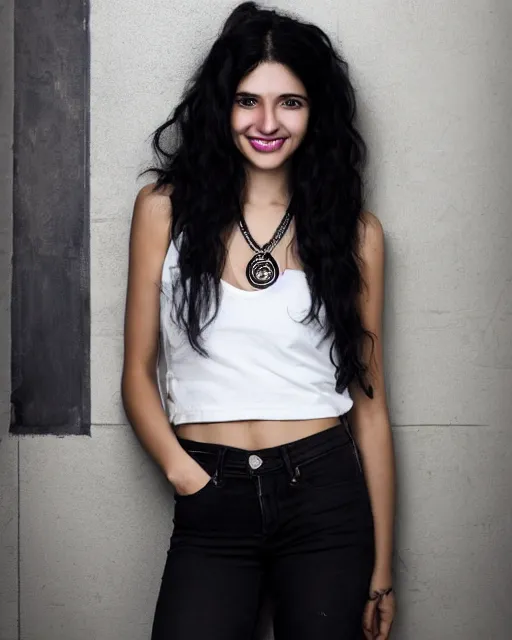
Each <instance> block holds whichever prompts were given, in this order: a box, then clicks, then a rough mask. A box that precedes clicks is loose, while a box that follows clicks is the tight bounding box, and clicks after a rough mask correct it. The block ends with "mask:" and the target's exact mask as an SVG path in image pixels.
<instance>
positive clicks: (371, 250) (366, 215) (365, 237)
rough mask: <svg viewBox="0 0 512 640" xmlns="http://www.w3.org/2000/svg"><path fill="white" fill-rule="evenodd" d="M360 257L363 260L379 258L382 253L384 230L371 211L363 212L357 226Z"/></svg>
mask: <svg viewBox="0 0 512 640" xmlns="http://www.w3.org/2000/svg"><path fill="white" fill-rule="evenodd" d="M359 243H360V248H361V257H362V258H363V259H364V260H372V258H373V259H374V258H376V257H377V258H379V257H381V256H382V254H383V253H384V228H383V226H382V223H381V221H380V220H379V218H378V217H377V216H376V215H375V213H373V212H371V211H363V212H362V214H361V220H360V225H359Z"/></svg>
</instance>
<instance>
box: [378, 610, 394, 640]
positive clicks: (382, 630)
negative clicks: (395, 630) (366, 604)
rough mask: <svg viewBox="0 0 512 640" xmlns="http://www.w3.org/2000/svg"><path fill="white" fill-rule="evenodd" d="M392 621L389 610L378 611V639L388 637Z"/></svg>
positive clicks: (381, 639) (383, 639) (384, 639)
mask: <svg viewBox="0 0 512 640" xmlns="http://www.w3.org/2000/svg"><path fill="white" fill-rule="evenodd" d="M392 622H393V615H392V612H391V611H386V610H384V611H379V629H378V634H377V638H378V640H386V639H387V638H388V637H389V633H390V631H391V624H392Z"/></svg>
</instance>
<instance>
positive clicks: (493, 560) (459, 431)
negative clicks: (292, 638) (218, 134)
mask: <svg viewBox="0 0 512 640" xmlns="http://www.w3.org/2000/svg"><path fill="white" fill-rule="evenodd" d="M275 4H276V5H278V6H280V7H282V8H289V9H290V8H291V9H293V10H294V11H296V12H297V13H300V14H301V15H303V16H305V17H307V18H310V19H314V20H315V21H316V22H317V23H319V24H320V25H321V26H322V27H324V28H325V29H326V30H327V31H328V32H329V33H330V34H331V35H332V36H333V37H335V38H336V37H337V36H339V38H340V40H341V41H342V43H343V51H344V53H345V55H346V56H347V58H348V59H349V61H350V63H351V67H352V71H353V77H354V81H355V83H356V86H357V87H358V89H359V102H360V106H361V121H362V125H363V129H364V132H365V134H366V137H367V139H368V143H369V147H370V151H371V167H370V172H369V187H370V193H371V196H370V202H369V206H370V208H371V209H373V210H374V211H375V212H376V213H377V215H378V216H379V217H380V219H381V220H382V222H383V225H384V228H385V230H386V238H387V279H386V287H387V290H386V294H387V295H386V310H385V358H386V376H387V384H388V394H389V404H390V414H391V421H392V424H393V428H394V434H395V442H396V449H397V456H398V467H399V469H398V470H399V488H400V491H399V512H398V521H397V552H398V554H397V562H396V574H397V588H398V597H399V606H400V613H399V616H398V618H397V622H396V626H395V633H394V634H393V637H395V638H397V639H400V640H411V639H412V638H414V639H415V640H445V639H446V640H459V639H460V640H462V638H464V639H465V640H468V639H470V640H477V639H478V640H480V639H481V638H485V639H486V640H502V639H503V638H507V637H509V635H510V625H511V623H512V614H511V613H510V608H509V594H510V588H511V586H512V566H511V558H512V549H511V542H510V541H511V540H512V511H511V509H510V498H509V494H510V489H511V488H512V460H511V457H512V454H511V451H512V447H511V445H512V428H511V424H510V416H511V415H512V394H511V393H510V390H511V389H512V318H511V314H512V257H511V253H510V242H511V234H512V218H511V215H510V208H511V205H510V203H511V201H512V185H511V180H510V166H511V163H512V130H511V127H512V88H511V86H510V83H509V78H510V76H511V71H512V70H511V68H510V67H511V65H512V62H511V61H512V56H511V53H512V52H511V48H512V47H511V40H510V35H509V33H510V30H511V28H512V6H511V5H510V2H509V1H508V0H494V2H482V1H479V0H452V1H451V2H450V3H441V2H430V3H427V2H420V1H417V2H416V1H413V0H365V1H364V2H355V1H354V2H346V3H344V4H341V3H339V2H334V0H332V1H331V0H318V2H316V3H315V4H314V5H313V3H311V2H306V0H301V1H296V2H276V3H275ZM233 5H234V3H233V2H226V1H224V0H214V1H212V2H210V3H208V4H207V5H206V6H205V5H203V4H202V3H201V4H200V3H195V2H194V3H192V2H185V3H183V2H181V3H178V2H171V3H169V2H168V0H166V1H165V2H164V0H155V1H154V2H153V3H151V11H150V12H148V13H144V11H145V10H144V9H143V8H142V5H141V4H140V3H138V2H135V1H134V0H125V1H124V2H123V3H121V2H120V0H113V1H112V2H109V3H105V2H103V3H93V7H92V22H91V34H92V64H91V67H92V69H91V74H92V78H91V82H92V84H91V91H92V94H91V108H92V132H91V133H92V143H91V144H92V147H91V171H92V175H91V242H92V263H91V276H92V327H91V334H92V345H91V351H92V363H91V364H92V381H91V383H92V398H93V406H92V421H93V425H94V426H93V428H92V437H91V438H80V437H67V438H56V437H51V436H48V437H26V438H21V439H20V441H19V448H20V459H19V477H20V488H19V508H20V516H21V517H20V541H19V549H20V559H21V562H20V588H21V639H22V640H86V639H87V640H89V638H91V637H94V638H98V639H101V640H119V638H123V639H124V640H143V639H144V638H148V637H149V629H150V623H151V617H152V614H153V607H154V603H155V599H156V595H157V591H158V587H159V583H160V576H161V572H162V569H163V564H164V562H165V556H166V551H167V545H168V541H169V536H170V534H171V530H172V510H173V505H172V494H171V491H170V489H169V487H168V486H167V485H166V482H165V481H164V479H163V478H162V476H161V474H160V473H159V472H158V470H157V469H156V468H155V466H154V465H153V464H152V463H151V461H150V460H149V459H148V457H147V456H146V454H144V453H143V452H142V451H141V449H140V447H139V445H138V443H137V441H136V439H135V437H134V435H133V434H132V432H131V430H130V428H129V427H128V426H127V424H126V419H125V417H124V415H123V412H122V408H121V402H120V396H119V376H120V370H121V353H122V320H123V303H124V291H125V282H126V280H125V278H126V263H127V242H128V230H129V222H130V215H131V209H132V206H133V199H134V196H135V193H136V190H137V189H138V187H139V186H140V184H136V183H135V178H136V174H137V171H138V170H140V169H141V168H142V167H143V164H144V162H143V161H144V160H145V159H146V158H147V157H148V146H147V143H146V141H145V140H146V138H147V136H148V135H149V133H150V132H151V130H152V128H153V127H155V126H156V125H157V124H159V123H160V122H161V121H162V119H163V118H164V117H165V116H166V115H167V114H168V112H169V111H170V109H171V106H172V104H174V103H175V101H176V100H177V98H178V97H179V93H180V91H181V88H182V86H183V82H184V80H185V79H186V78H187V77H188V75H189V73H190V72H191V70H192V69H193V67H194V64H195V62H196V60H197V57H198V56H199V55H200V54H201V53H202V52H203V51H204V50H205V47H207V46H208V44H209V43H210V42H211V41H212V39H213V38H214V37H215V31H216V28H217V27H218V26H220V23H221V21H222V19H223V18H224V16H225V15H226V13H227V11H228V10H229V9H230V8H231V7H232V6H233ZM1 6H2V5H0V7H1ZM4 6H5V3H4ZM9 11H10V8H9ZM6 15H7V18H6ZM9 15H10V13H9V14H6V11H5V9H4V10H3V12H2V13H0V29H4V30H5V26H4V25H5V24H7V22H8V20H9V19H10V17H9ZM6 21H7V22H6ZM2 35H3V34H2ZM0 42H2V47H4V48H5V47H7V48H8V47H9V44H7V45H6V44H4V41H3V39H2V38H0ZM2 73H3V74H4V76H3V77H2V78H1V82H2V88H3V87H4V86H6V85H5V73H6V70H5V68H4V66H3V65H2ZM7 75H8V76H9V72H8V70H7ZM7 80H9V78H7ZM2 109H3V111H2V114H1V117H0V127H2V129H1V131H2V134H3V131H4V130H6V131H7V137H5V136H4V135H2V137H1V144H2V145H3V146H7V147H8V141H9V136H10V133H9V129H8V125H9V122H10V120H9V118H10V115H9V105H8V106H7V108H6V109H4V108H3V107H2ZM6 141H7V142H6ZM1 184H2V191H1V193H0V198H2V200H1V202H2V206H4V203H5V206H6V207H7V209H9V202H10V201H9V198H10V193H9V183H8V182H7V184H6V183H5V180H4V181H3V182H2V183H1ZM4 220H5V218H4ZM2 225H3V226H7V227H8V225H6V223H5V222H2ZM2 228H3V227H2ZM2 252H3V253H2ZM8 252H9V237H8V233H7V234H3V235H2V245H1V246H0V259H1V260H3V261H4V264H6V263H7V262H8ZM6 256H7V257H6ZM2 280H3V279H2ZM1 286H2V287H3V286H4V284H3V282H2V284H1ZM2 291H3V289H2ZM1 299H2V305H1V312H2V313H3V312H4V310H5V308H6V307H7V303H6V302H5V300H6V294H5V293H4V294H3V296H2V298H1ZM4 315H5V314H4ZM5 319H7V316H5ZM2 320H4V317H2ZM3 326H6V327H7V326H8V324H7V323H6V324H5V325H3ZM2 339H3V337H2ZM2 347H3V343H2ZM0 375H4V378H3V380H4V381H5V382H7V379H6V377H5V372H4V371H2V373H1V374H0ZM1 397H2V398H3V399H5V398H6V397H7V396H6V395H5V390H4V395H2V396H1ZM3 406H5V402H4V405H3ZM3 415H4V416H5V415H6V413H5V411H4V414H3ZM1 428H2V430H3V433H5V431H6V428H5V424H2V426H1ZM6 461H7V464H5V462H6ZM0 465H1V466H0V474H1V477H0V480H1V481H2V485H1V489H2V497H1V500H0V506H1V507H2V512H1V513H0V517H1V520H0V532H1V539H0V542H1V545H2V556H1V561H0V571H1V570H2V569H3V568H4V567H6V569H7V572H6V574H5V575H7V581H6V582H5V584H6V585H7V586H6V587H4V586H3V585H2V586H0V597H1V601H0V639H1V640H5V639H8V640H14V638H17V637H18V636H17V631H16V624H17V620H16V607H15V602H13V595H12V594H13V593H16V590H17V578H16V566H17V549H18V545H17V541H16V535H15V534H16V531H17V528H16V520H17V519H16V515H17V511H16V509H17V486H16V471H17V467H16V449H15V445H14V444H13V443H12V442H11V441H10V440H6V439H4V440H3V441H2V443H1V444H0ZM2 573H3V572H2ZM0 582H3V581H0ZM4 612H5V613H6V614H7V615H4ZM2 634H3V635H2Z"/></svg>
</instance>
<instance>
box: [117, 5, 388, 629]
mask: <svg viewBox="0 0 512 640" xmlns="http://www.w3.org/2000/svg"><path fill="white" fill-rule="evenodd" d="M354 117H355V101H354V90H353V88H352V86H351V83H350V81H349V78H348V72H347V65H346V63H345V62H344V61H343V60H342V59H341V57H340V56H339V54H337V53H336V51H335V49H334V48H333V46H332V44H331V42H330V40H329V38H328V37H327V36H326V35H325V33H323V32H322V31H321V30H320V29H319V28H318V27H316V26H314V25H311V24H306V23H304V22H301V21H299V20H296V19H292V18H291V17H288V16H286V15H282V14H280V13H277V12H275V11H270V10H264V9H260V8H258V7H257V6H256V5H255V4H254V3H252V2H246V3H243V4H242V5H240V6H239V7H237V8H236V9H235V10H234V12H233V13H232V14H231V15H230V17H229V18H228V20H227V22H226V24H225V26H224V28H223V30H222V32H221V34H220V36H219V38H218V39H217V41H216V42H215V43H214V45H213V47H212V49H211V51H210V52H209V53H208V55H207V56H206V58H205V60H204V62H203V63H202V65H201V66H200V68H199V70H198V71H197V73H196V74H195V76H194V78H193V79H192V81H191V82H190V84H189V86H188V87H187V90H186V92H185V95H184V97H183V99H182V101H181V103H180V104H179V105H178V106H177V107H176V109H175V111H174V114H173V116H172V118H171V119H170V120H169V121H168V122H166V123H165V124H164V125H162V126H161V127H160V128H159V129H158V130H157V131H156V133H155V137H154V140H153V144H154V149H155V150H156V152H157V157H158V159H159V163H158V166H157V167H156V168H154V169H152V170H154V171H156V175H157V180H156V182H155V183H154V184H151V185H148V186H146V187H144V188H143V189H142V190H141V191H140V193H139V194H138V196H137V199H136V202H135V208H134V214H133V221H132V231H131V240H130V266H129V278H128V292H127V307H126V323H125V359H124V370H123V378H122V392H123V401H124V406H125V409H126V413H127V416H128V418H129V420H130V423H131V424H132V425H133V428H134V430H135V432H136V433H137V435H138V437H139V439H140V441H141V442H142V444H143V446H144V447H145V448H146V450H147V451H148V452H149V454H151V456H152V457H153V458H154V459H155V461H156V462H157V463H158V464H159V466H160V467H161V469H162V470H163V472H164V473H165V475H166V477H167V478H168V480H169V481H170V482H171V483H172V484H173V485H174V488H175V517H174V528H173V532H172V536H171V541H170V548H169V551H168V557H167V562H166V565H165V569H164V572H163V577H162V583H161V588H160V594H159V597H158V601H157V604H156V611H155V616H154V622H153V631H152V640H164V639H165V640H249V639H250V638H251V637H252V634H253V630H254V627H255V623H256V619H257V614H258V608H259V602H260V595H261V593H262V592H263V590H265V592H270V594H271V597H272V602H273V604H274V607H275V616H274V635H275V638H276V640H292V639H293V640H335V639H336V640H341V639H343V640H352V639H356V638H360V637H362V633H363V631H362V629H363V630H364V634H365V636H366V638H379V639H381V640H382V639H384V638H388V637H389V630H390V627H391V623H392V620H393V615H394V608H395V601H394V594H393V591H392V566H391V565H392V563H391V560H392V546H393V545H392V535H393V517H394V513H393V512H394V457H393V445H392V436H391V429H390V424H389V419H388V411H387V405H386V399H385V384H384V377H383V366H382V343H381V316H382V308H383V262H384V255H383V251H384V249H383V230H382V226H381V224H380V222H379V221H378V219H377V217H376V216H375V215H373V214H372V213H370V212H368V211H364V209H363V193H362V180H361V171H362V168H363V163H364V155H365V145H364V142H363V140H362V138H361V136H360V135H359V133H358V132H357V130H356V128H355V126H354ZM160 340H161V343H160V342H159V341H160ZM159 344H161V345H162V349H163V354H164V356H165V362H166V364H167V372H166V388H165V390H164V391H163V394H164V396H165V404H166V405H167V406H166V411H164V409H163V407H162V401H161V395H160V394H159V388H158V383H157V375H156V370H157V360H158V353H159ZM170 425H171V426H170Z"/></svg>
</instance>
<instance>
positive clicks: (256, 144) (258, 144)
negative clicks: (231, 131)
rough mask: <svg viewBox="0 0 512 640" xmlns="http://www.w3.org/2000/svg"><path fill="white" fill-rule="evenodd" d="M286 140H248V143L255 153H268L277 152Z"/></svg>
mask: <svg viewBox="0 0 512 640" xmlns="http://www.w3.org/2000/svg"><path fill="white" fill-rule="evenodd" d="M285 140H286V138H275V139H274V140H265V139H263V138H249V143H250V145H251V147H252V148H253V149H256V151H263V152H264V153H270V152H272V151H278V150H279V149H280V148H281V147H282V146H283V144H284V142H285Z"/></svg>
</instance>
